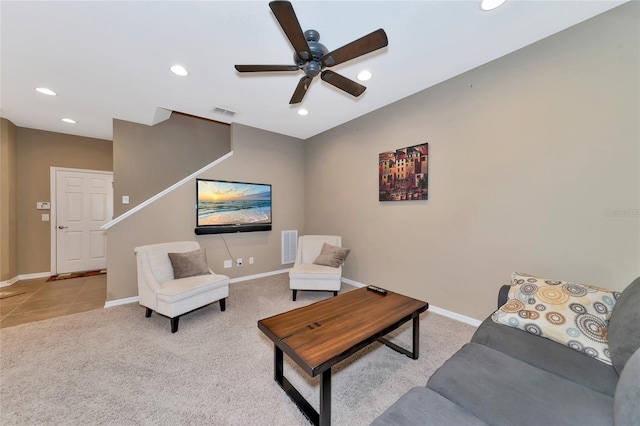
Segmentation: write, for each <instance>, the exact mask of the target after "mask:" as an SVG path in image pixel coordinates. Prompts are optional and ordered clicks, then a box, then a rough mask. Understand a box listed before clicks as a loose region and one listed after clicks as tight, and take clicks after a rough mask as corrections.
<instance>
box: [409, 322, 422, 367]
mask: <svg viewBox="0 0 640 426" xmlns="http://www.w3.org/2000/svg"><path fill="white" fill-rule="evenodd" d="M419 356H420V317H419V316H415V317H413V356H411V358H413V359H418V357H419Z"/></svg>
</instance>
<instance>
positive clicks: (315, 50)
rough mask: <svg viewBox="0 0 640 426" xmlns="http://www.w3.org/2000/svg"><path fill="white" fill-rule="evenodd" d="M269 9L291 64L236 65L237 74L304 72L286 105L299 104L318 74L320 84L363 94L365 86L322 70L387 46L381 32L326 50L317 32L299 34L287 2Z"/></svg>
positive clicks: (385, 38) (298, 28) (291, 8)
mask: <svg viewBox="0 0 640 426" xmlns="http://www.w3.org/2000/svg"><path fill="white" fill-rule="evenodd" d="M269 7H270V8H271V11H272V12H273V14H274V15H275V17H276V19H277V20H278V23H279V24H280V27H282V30H283V31H284V33H285V34H286V36H287V38H288V39H289V42H290V43H291V46H292V47H293V50H294V54H293V60H294V62H295V65H236V66H235V68H236V70H237V71H238V72H272V71H298V70H301V71H302V72H304V77H302V78H301V79H300V81H299V82H298V85H297V86H296V89H295V90H294V92H293V96H291V100H290V101H289V104H297V103H300V102H302V99H303V98H304V95H305V94H306V93H307V90H308V89H309V85H310V84H311V81H313V78H314V77H316V76H317V75H320V78H321V79H322V80H323V81H326V82H327V83H329V84H331V85H332V86H335V87H337V88H338V89H340V90H342V91H344V92H347V93H349V94H350V95H352V96H355V97H358V96H360V95H362V94H363V93H364V91H365V90H366V89H367V88H366V87H365V86H363V85H361V84H359V83H356V82H355V81H353V80H351V79H349V78H347V77H344V76H342V75H340V74H338V73H336V72H334V71H331V70H326V69H325V68H330V67H333V66H335V65H338V64H341V63H343V62H346V61H349V60H351V59H355V58H357V57H360V56H362V55H366V54H367V53H370V52H373V51H375V50H378V49H382V48H383V47H385V46H387V45H388V44H389V41H388V39H387V34H386V33H385V32H384V30H383V29H379V30H376V31H374V32H372V33H371V34H368V35H366V36H364V37H361V38H359V39H357V40H354V41H352V42H351V43H348V44H346V45H344V46H342V47H340V48H338V49H336V50H333V51H329V49H327V48H326V47H325V46H324V45H323V44H322V43H320V33H318V31H315V30H307V31H305V32H304V33H303V32H302V28H301V27H300V23H299V22H298V18H297V16H296V14H295V12H294V10H293V6H292V5H291V3H290V2H288V1H272V2H270V3H269Z"/></svg>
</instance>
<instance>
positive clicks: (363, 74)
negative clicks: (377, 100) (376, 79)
mask: <svg viewBox="0 0 640 426" xmlns="http://www.w3.org/2000/svg"><path fill="white" fill-rule="evenodd" d="M371 77H373V74H371V71H367V70H363V71H360V74H358V80H360V81H367V80H371Z"/></svg>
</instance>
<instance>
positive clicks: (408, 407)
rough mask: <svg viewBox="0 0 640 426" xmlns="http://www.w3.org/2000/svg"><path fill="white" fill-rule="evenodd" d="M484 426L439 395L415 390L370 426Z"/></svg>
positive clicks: (424, 389)
mask: <svg viewBox="0 0 640 426" xmlns="http://www.w3.org/2000/svg"><path fill="white" fill-rule="evenodd" d="M426 424H429V425H438V426H459V425H468V426H484V425H486V423H485V422H483V421H482V420H480V419H478V418H477V417H474V416H473V415H471V414H469V412H468V411H467V410H465V409H464V408H462V407H460V406H458V405H456V404H454V403H453V402H451V401H449V400H448V399H447V398H445V397H443V396H442V395H440V394H439V393H437V392H434V391H433V390H431V389H428V388H425V387H422V386H421V387H415V388H412V389H410V390H409V392H407V393H406V394H404V395H403V396H402V397H401V398H400V399H399V400H397V401H396V402H395V403H394V404H393V405H392V406H391V407H389V408H388V409H387V410H386V411H385V412H384V413H382V415H380V416H379V417H378V418H377V419H375V420H374V421H373V423H371V426H383V425H426Z"/></svg>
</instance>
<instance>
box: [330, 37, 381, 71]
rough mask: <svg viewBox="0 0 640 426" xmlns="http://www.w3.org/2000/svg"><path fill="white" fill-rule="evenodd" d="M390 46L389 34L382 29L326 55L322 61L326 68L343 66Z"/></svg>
mask: <svg viewBox="0 0 640 426" xmlns="http://www.w3.org/2000/svg"><path fill="white" fill-rule="evenodd" d="M388 44H389V40H388V39H387V33H385V32H384V30H383V29H382V28H380V29H379V30H377V31H374V32H372V33H371V34H368V35H366V36H364V37H361V38H359V39H357V40H354V41H352V42H351V43H349V44H345V45H344V46H342V47H340V48H338V49H336V50H334V51H332V52H329V53H327V54H325V55H324V56H323V57H322V59H321V61H322V65H324V66H325V67H332V66H334V65H338V64H341V63H343V62H346V61H348V60H350V59H354V58H357V57H358V56H362V55H365V54H367V53H369V52H373V51H374V50H378V49H381V48H383V47H385V46H387V45H388Z"/></svg>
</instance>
